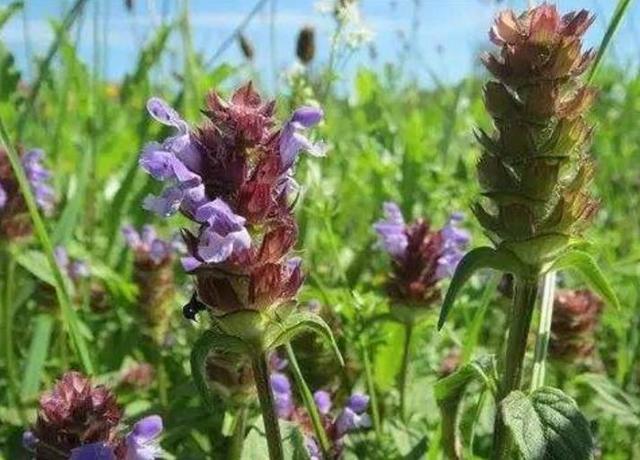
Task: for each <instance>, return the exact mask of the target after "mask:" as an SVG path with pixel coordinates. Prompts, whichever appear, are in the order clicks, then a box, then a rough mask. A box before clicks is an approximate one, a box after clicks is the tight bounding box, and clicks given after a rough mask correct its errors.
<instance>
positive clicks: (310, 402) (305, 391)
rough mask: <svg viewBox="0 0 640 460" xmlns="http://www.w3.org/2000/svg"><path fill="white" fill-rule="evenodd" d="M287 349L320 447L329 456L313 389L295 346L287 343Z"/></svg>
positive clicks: (325, 434)
mask: <svg viewBox="0 0 640 460" xmlns="http://www.w3.org/2000/svg"><path fill="white" fill-rule="evenodd" d="M286 349H287V358H288V359H289V363H290V364H291V371H292V372H293V379H294V380H295V382H296V386H297V387H298V390H299V391H300V394H301V396H302V400H303V402H304V405H305V408H306V409H307V413H308V414H309V417H310V418H311V424H312V425H313V431H314V433H315V435H316V439H318V441H319V443H320V449H321V450H322V453H323V454H324V456H325V457H326V458H328V452H329V451H330V449H331V446H330V444H329V438H327V433H326V432H325V430H324V426H323V425H322V420H321V419H320V413H319V412H318V406H316V402H315V400H314V399H313V394H311V390H310V389H309V386H308V385H307V382H305V380H304V377H303V376H302V372H301V371H300V366H299V365H298V360H297V359H296V355H295V353H294V352H293V347H292V346H291V344H290V343H287V345H286Z"/></svg>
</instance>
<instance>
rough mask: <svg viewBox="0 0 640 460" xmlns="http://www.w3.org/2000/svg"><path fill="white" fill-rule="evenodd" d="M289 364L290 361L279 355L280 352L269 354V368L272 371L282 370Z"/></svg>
mask: <svg viewBox="0 0 640 460" xmlns="http://www.w3.org/2000/svg"><path fill="white" fill-rule="evenodd" d="M288 365H289V361H288V360H286V359H283V358H281V357H280V355H278V352H276V351H273V352H271V353H270V354H269V369H271V370H272V371H282V370H284V369H286V367H287V366H288Z"/></svg>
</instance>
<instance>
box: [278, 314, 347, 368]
mask: <svg viewBox="0 0 640 460" xmlns="http://www.w3.org/2000/svg"><path fill="white" fill-rule="evenodd" d="M307 331H309V332H314V333H316V334H318V335H319V336H321V337H322V338H323V339H325V340H326V341H327V342H329V344H330V345H331V348H332V349H333V352H334V353H335V355H336V358H338V361H339V362H340V365H341V366H344V360H343V359H342V354H341V353H340V349H339V348H338V344H337V343H336V339H335V338H334V337H333V333H332V332H331V328H330V327H329V325H328V324H327V323H326V322H325V321H324V320H323V319H322V318H321V317H320V316H318V315H316V314H314V313H311V312H295V313H292V314H290V315H289V316H287V318H285V320H284V321H282V322H278V323H273V325H271V327H270V328H269V330H268V331H267V338H266V340H265V343H266V349H267V350H271V349H273V348H276V347H278V346H280V345H283V344H285V343H287V342H290V341H291V340H293V338H294V337H296V336H297V335H299V334H302V333H303V332H307Z"/></svg>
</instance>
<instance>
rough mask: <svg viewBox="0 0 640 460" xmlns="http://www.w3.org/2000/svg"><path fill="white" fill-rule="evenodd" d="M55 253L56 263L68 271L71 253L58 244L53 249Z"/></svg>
mask: <svg viewBox="0 0 640 460" xmlns="http://www.w3.org/2000/svg"><path fill="white" fill-rule="evenodd" d="M53 255H54V257H55V259H56V263H57V264H58V267H60V269H61V270H63V271H65V272H66V271H67V267H69V254H68V253H67V250H66V249H65V248H64V247H62V246H57V247H56V248H55V249H54V250H53Z"/></svg>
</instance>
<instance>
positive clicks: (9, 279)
mask: <svg viewBox="0 0 640 460" xmlns="http://www.w3.org/2000/svg"><path fill="white" fill-rule="evenodd" d="M0 256H3V257H2V259H0V260H2V262H3V265H4V271H3V275H4V282H5V285H4V290H3V292H2V299H1V302H2V323H3V326H4V330H3V334H2V335H3V339H4V347H3V348H4V353H5V355H4V357H5V364H6V366H7V369H6V371H7V382H8V384H9V391H8V395H9V396H10V398H11V399H14V400H15V401H16V404H18V401H19V392H18V373H17V369H16V362H15V359H14V354H13V308H12V307H11V298H12V292H11V288H12V287H13V283H14V281H13V274H14V271H15V261H14V260H13V258H12V257H11V254H9V252H8V251H7V252H4V251H3V253H2V254H0Z"/></svg>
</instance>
